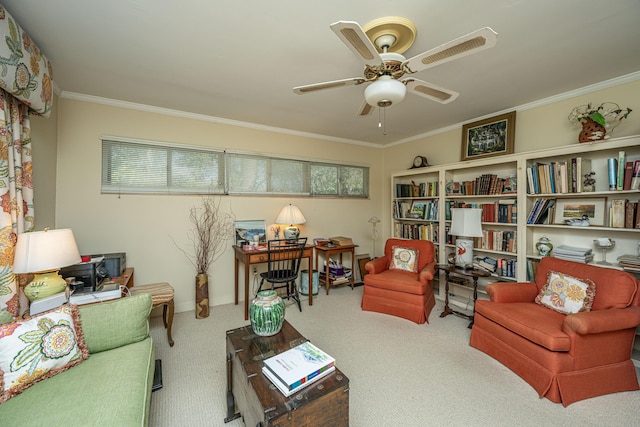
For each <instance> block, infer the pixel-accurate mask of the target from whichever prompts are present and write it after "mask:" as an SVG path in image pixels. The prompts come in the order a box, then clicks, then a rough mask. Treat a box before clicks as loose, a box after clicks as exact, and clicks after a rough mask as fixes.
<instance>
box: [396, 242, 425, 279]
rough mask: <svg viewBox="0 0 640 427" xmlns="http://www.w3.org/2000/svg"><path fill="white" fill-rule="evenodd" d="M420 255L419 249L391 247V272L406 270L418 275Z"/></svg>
mask: <svg viewBox="0 0 640 427" xmlns="http://www.w3.org/2000/svg"><path fill="white" fill-rule="evenodd" d="M419 254H420V251H419V250H418V249H414V248H403V247H402V246H393V247H391V261H390V262H389V270H404V271H410V272H412V273H417V272H418V255H419Z"/></svg>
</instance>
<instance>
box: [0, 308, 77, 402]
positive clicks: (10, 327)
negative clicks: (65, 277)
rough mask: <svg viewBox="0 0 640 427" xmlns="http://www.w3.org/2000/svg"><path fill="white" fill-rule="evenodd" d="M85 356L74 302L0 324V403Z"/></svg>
mask: <svg viewBox="0 0 640 427" xmlns="http://www.w3.org/2000/svg"><path fill="white" fill-rule="evenodd" d="M88 356H89V353H88V351H87V348H86V346H85V343H84V339H83V334H82V327H81V325H80V318H79V316H78V310H77V307H76V306H74V305H63V306H61V307H58V308H56V309H53V310H50V311H47V312H44V313H41V314H38V315H37V316H34V317H32V318H31V319H28V320H25V321H16V322H11V323H6V324H4V325H0V403H2V402H6V401H7V400H9V399H10V398H11V397H13V396H15V395H17V394H19V393H22V392H23V391H24V390H25V389H27V388H29V387H31V386H32V385H33V384H35V383H36V382H38V381H41V380H43V379H45V378H50V377H52V376H54V375H56V374H58V373H60V372H63V371H66V370H67V369H69V368H70V367H72V366H75V365H77V364H78V363H81V362H82V361H83V360H85V359H86V358H87V357H88Z"/></svg>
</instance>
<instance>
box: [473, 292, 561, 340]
mask: <svg viewBox="0 0 640 427" xmlns="http://www.w3.org/2000/svg"><path fill="white" fill-rule="evenodd" d="M475 310H476V313H480V314H482V315H483V316H484V317H486V318H488V319H490V320H492V321H493V322H495V323H497V324H499V325H501V326H502V327H504V328H506V329H508V330H510V331H512V332H514V333H516V334H518V335H520V336H522V337H524V338H526V339H528V340H529V341H532V342H534V343H536V344H538V345H541V346H543V347H545V348H548V349H549V350H552V351H569V348H570V346H571V339H570V338H569V336H568V335H567V334H566V333H564V332H563V331H562V324H563V322H564V319H565V318H566V315H564V314H561V313H558V312H555V311H552V310H549V309H547V308H546V307H542V306H540V305H538V304H532V303H530V302H515V303H496V302H492V301H486V300H478V301H476V305H475Z"/></svg>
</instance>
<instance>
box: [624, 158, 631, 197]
mask: <svg viewBox="0 0 640 427" xmlns="http://www.w3.org/2000/svg"><path fill="white" fill-rule="evenodd" d="M632 177H633V162H626V163H625V164H624V183H623V184H622V189H623V190H631V178H632Z"/></svg>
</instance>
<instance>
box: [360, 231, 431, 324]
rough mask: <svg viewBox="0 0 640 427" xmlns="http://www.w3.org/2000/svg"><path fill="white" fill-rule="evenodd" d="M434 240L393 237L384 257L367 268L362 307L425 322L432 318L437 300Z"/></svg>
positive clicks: (386, 245)
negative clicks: (432, 311)
mask: <svg viewBox="0 0 640 427" xmlns="http://www.w3.org/2000/svg"><path fill="white" fill-rule="evenodd" d="M435 267H436V262H435V253H434V246H433V243H432V242H430V241H428V240H406V239H389V240H387V242H386V243H385V247H384V256H381V257H380V258H376V259H374V260H371V261H369V262H368V263H367V264H366V266H365V268H366V269H367V272H368V274H366V275H365V276H364V291H363V295H362V309H363V310H367V311H376V312H378V313H385V314H391V315H393V316H398V317H403V318H405V319H408V320H411V321H412V322H415V323H418V324H421V323H425V322H428V321H429V314H430V313H431V310H432V309H433V307H434V305H435V303H436V300H435V296H434V294H433V284H432V281H433V276H434V274H435Z"/></svg>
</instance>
